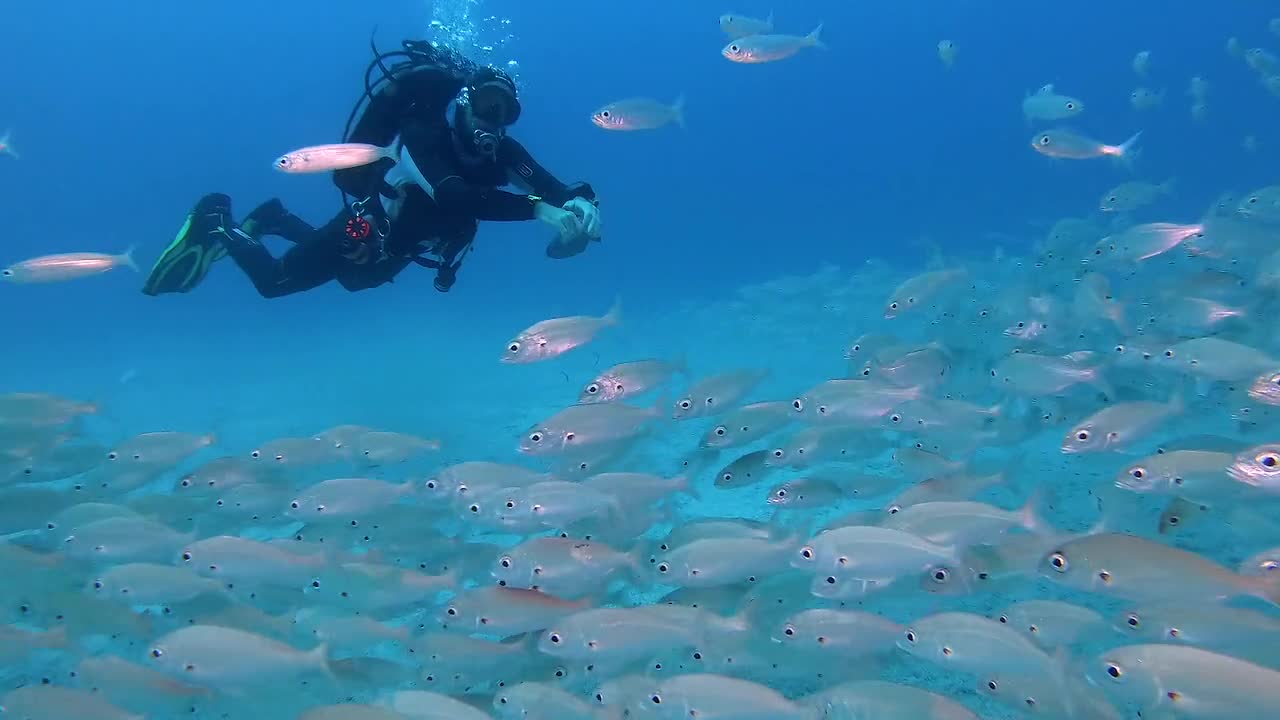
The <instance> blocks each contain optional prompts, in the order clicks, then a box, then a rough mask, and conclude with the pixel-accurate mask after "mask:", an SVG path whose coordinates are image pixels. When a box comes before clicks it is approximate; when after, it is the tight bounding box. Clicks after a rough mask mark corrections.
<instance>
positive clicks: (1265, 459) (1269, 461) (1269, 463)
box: [1254, 453, 1280, 468]
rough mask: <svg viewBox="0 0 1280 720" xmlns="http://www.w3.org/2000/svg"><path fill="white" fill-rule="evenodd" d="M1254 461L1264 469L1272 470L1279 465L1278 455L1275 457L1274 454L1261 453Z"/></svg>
mask: <svg viewBox="0 0 1280 720" xmlns="http://www.w3.org/2000/svg"><path fill="white" fill-rule="evenodd" d="M1254 459H1255V460H1257V461H1258V464H1259V465H1261V466H1262V467H1264V468H1274V467H1275V466H1277V465H1280V455H1277V454H1276V453H1262V454H1261V455H1259V456H1258V457H1256V458H1254Z"/></svg>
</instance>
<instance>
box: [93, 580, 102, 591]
mask: <svg viewBox="0 0 1280 720" xmlns="http://www.w3.org/2000/svg"><path fill="white" fill-rule="evenodd" d="M93 589H94V590H101V589H102V581H101V580H94V581H93Z"/></svg>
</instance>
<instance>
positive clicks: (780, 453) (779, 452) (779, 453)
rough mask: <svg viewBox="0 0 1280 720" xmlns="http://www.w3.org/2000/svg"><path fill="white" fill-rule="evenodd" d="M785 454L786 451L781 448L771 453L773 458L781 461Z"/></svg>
mask: <svg viewBox="0 0 1280 720" xmlns="http://www.w3.org/2000/svg"><path fill="white" fill-rule="evenodd" d="M786 454H787V453H786V451H785V450H783V449H782V448H777V449H776V450H774V451H773V456H774V457H776V458H779V459H781V458H782V456H784V455H786Z"/></svg>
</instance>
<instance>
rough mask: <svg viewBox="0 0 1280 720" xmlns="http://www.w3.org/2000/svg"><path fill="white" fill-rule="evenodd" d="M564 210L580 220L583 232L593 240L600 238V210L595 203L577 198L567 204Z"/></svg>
mask: <svg viewBox="0 0 1280 720" xmlns="http://www.w3.org/2000/svg"><path fill="white" fill-rule="evenodd" d="M564 209H565V210H568V211H569V212H571V213H573V214H574V215H575V216H576V217H577V218H578V222H580V223H581V224H582V230H583V232H585V233H586V234H587V235H589V236H591V237H593V238H599V237H600V208H598V207H596V206H595V203H593V202H591V201H590V200H587V199H586V198H580V197H576V198H573V199H572V200H570V201H569V202H567V203H565V204H564Z"/></svg>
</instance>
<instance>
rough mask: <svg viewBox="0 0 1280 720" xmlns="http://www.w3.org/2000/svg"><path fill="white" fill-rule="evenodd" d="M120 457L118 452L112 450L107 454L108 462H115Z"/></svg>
mask: <svg viewBox="0 0 1280 720" xmlns="http://www.w3.org/2000/svg"><path fill="white" fill-rule="evenodd" d="M119 457H120V453H118V452H116V451H115V450H112V451H111V452H109V453H107V459H108V460H115V459H117V458H119Z"/></svg>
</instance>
